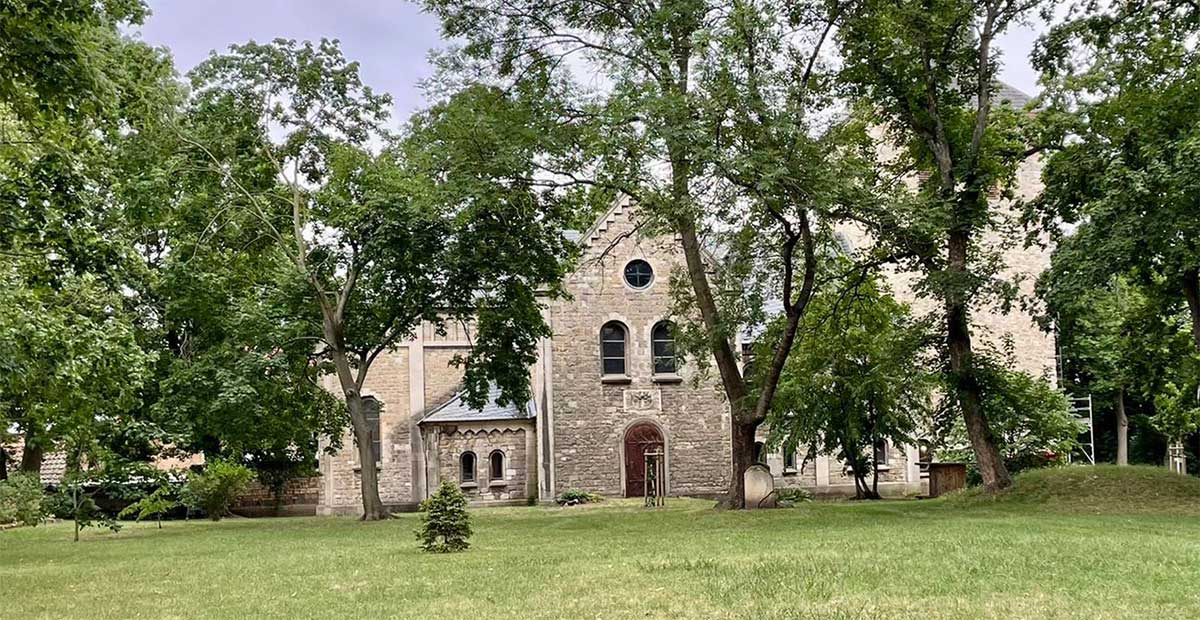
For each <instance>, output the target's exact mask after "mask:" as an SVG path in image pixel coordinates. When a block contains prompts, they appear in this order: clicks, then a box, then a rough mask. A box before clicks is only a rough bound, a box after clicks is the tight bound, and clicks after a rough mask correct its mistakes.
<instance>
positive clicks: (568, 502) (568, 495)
mask: <svg viewBox="0 0 1200 620" xmlns="http://www.w3.org/2000/svg"><path fill="white" fill-rule="evenodd" d="M554 501H555V502H558V505H560V506H574V505H576V504H590V503H596V502H600V501H604V498H603V497H600V496H599V495H597V494H595V493H592V492H591V491H581V490H579V489H567V490H566V491H563V492H562V493H560V494H559V496H558V497H556V498H554Z"/></svg>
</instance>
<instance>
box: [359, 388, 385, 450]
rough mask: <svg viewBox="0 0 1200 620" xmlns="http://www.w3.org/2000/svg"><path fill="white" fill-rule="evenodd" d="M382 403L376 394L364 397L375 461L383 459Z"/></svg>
mask: <svg viewBox="0 0 1200 620" xmlns="http://www.w3.org/2000/svg"><path fill="white" fill-rule="evenodd" d="M381 405H382V404H381V403H380V402H379V399H378V398H375V397H374V396H364V397H363V399H362V408H363V417H364V418H366V419H367V429H369V432H370V433H371V454H372V455H373V456H374V459H373V460H374V461H375V462H376V463H378V462H379V461H380V460H382V458H383V457H382V454H383V442H382V441H380V429H379V410H380V409H381V408H382V406H381Z"/></svg>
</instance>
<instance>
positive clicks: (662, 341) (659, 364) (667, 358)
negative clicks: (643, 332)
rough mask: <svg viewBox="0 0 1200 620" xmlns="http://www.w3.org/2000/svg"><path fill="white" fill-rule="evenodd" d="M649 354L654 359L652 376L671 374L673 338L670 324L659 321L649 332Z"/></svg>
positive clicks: (672, 368) (673, 369)
mask: <svg viewBox="0 0 1200 620" xmlns="http://www.w3.org/2000/svg"><path fill="white" fill-rule="evenodd" d="M650 352H651V355H652V356H653V358H654V374H656V375H659V374H673V373H674V372H675V369H676V364H675V337H674V336H673V335H671V323H670V322H668V321H659V322H658V323H656V324H655V325H654V329H652V330H651V331H650Z"/></svg>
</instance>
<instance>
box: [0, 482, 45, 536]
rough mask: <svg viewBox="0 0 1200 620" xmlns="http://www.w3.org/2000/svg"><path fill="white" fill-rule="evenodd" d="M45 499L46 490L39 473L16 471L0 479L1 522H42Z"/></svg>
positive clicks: (35, 523) (29, 523) (32, 524)
mask: <svg viewBox="0 0 1200 620" xmlns="http://www.w3.org/2000/svg"><path fill="white" fill-rule="evenodd" d="M45 500H46V491H45V489H43V488H42V481H41V480H40V479H39V478H38V476H37V474H26V473H15V474H13V475H11V476H9V477H8V480H0V523H4V524H7V523H23V524H25V525H28V526H34V525H37V524H38V523H41V521H42V518H43V517H45V507H44V504H45Z"/></svg>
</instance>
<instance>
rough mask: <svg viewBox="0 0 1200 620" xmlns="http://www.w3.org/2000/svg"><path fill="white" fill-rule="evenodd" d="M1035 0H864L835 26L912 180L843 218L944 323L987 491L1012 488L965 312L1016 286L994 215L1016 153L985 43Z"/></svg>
mask: <svg viewBox="0 0 1200 620" xmlns="http://www.w3.org/2000/svg"><path fill="white" fill-rule="evenodd" d="M1036 4H1037V2H1036V0H933V1H931V2H923V3H896V2H889V1H884V0H879V1H875V0H868V1H866V2H860V3H858V4H857V6H858V9H859V10H857V11H856V12H855V13H854V14H853V15H852V16H850V17H848V18H847V19H846V20H845V21H844V22H843V24H842V27H841V28H840V29H839V30H838V33H837V39H838V42H839V47H840V50H841V53H842V55H843V57H844V63H845V67H844V69H843V71H842V79H843V80H844V82H845V84H846V86H847V88H848V89H849V91H850V93H851V94H852V95H855V96H858V97H861V98H862V99H863V100H864V104H865V105H866V106H867V107H868V109H869V110H870V111H871V113H872V114H873V115H874V116H875V118H876V119H877V124H878V126H879V127H880V130H881V132H882V135H883V137H884V142H885V143H886V146H888V147H890V148H889V149H888V150H892V151H894V152H895V155H896V157H895V158H894V160H893V163H894V165H895V166H896V168H897V174H912V173H918V174H917V175H916V176H918V177H919V178H921V179H922V180H921V182H920V183H919V184H918V185H917V187H916V188H915V190H913V191H911V192H906V193H904V194H903V195H902V196H901V197H900V198H899V199H898V200H897V201H896V202H894V203H892V204H890V205H887V206H886V208H883V209H877V210H873V211H870V212H864V213H859V214H853V215H852V217H854V218H856V219H858V220H859V221H860V222H861V223H862V224H863V225H864V226H865V227H866V229H867V230H868V231H869V232H871V233H872V234H873V235H874V237H875V239H876V240H877V241H878V242H880V243H881V244H883V245H884V246H886V247H890V248H891V249H892V252H891V253H892V254H893V255H894V256H896V257H899V258H900V259H901V260H900V265H901V266H903V267H904V268H906V269H909V270H912V271H914V272H915V273H917V274H918V275H919V281H918V285H917V288H916V291H917V294H918V295H921V296H923V297H927V298H931V299H933V300H936V301H937V302H938V303H939V305H940V310H941V314H942V319H943V321H944V325H945V342H946V348H947V354H948V357H949V371H948V372H949V378H950V387H951V394H950V396H951V398H953V399H955V400H956V401H957V402H958V403H960V404H961V411H962V415H963V420H964V422H965V426H966V430H967V434H968V436H969V438H970V442H971V446H972V448H973V452H974V455H975V460H976V462H977V464H978V467H979V471H980V473H981V475H982V478H983V483H984V485H985V486H986V487H987V488H988V489H990V490H998V489H1003V488H1005V487H1007V486H1009V485H1010V484H1011V483H1012V479H1011V476H1010V475H1009V472H1008V470H1007V469H1006V468H1005V465H1004V460H1003V458H1002V457H1001V454H1000V451H999V450H998V447H997V442H996V438H995V436H994V434H993V432H992V429H991V428H990V425H989V423H988V412H987V410H986V407H985V402H986V394H984V393H983V390H984V386H983V385H982V383H981V381H980V379H979V377H978V368H977V366H978V365H977V363H976V360H975V344H974V342H973V340H974V338H973V334H972V320H971V315H972V312H974V311H976V310H977V309H979V308H981V307H982V306H985V305H987V304H989V303H997V304H998V305H999V306H1000V307H1001V308H1003V307H1005V305H1006V303H1007V302H1008V301H1011V299H1012V297H1013V295H1014V292H1015V287H1014V286H1013V282H1011V281H1009V280H1006V279H1005V278H1004V277H1003V275H1002V274H1003V270H1002V268H1003V261H1002V259H1001V257H1002V252H1003V250H1004V249H1005V246H1004V243H999V244H997V243H990V242H989V239H992V238H1001V239H1004V238H1005V235H1004V229H1005V220H1006V219H1007V218H1006V217H1005V216H1006V213H1005V210H1004V209H1003V208H1001V207H1000V206H999V203H998V202H997V201H994V200H993V199H992V198H991V196H992V194H993V191H994V190H999V191H1000V192H1001V195H1005V194H1009V195H1010V191H1011V188H1012V185H1013V183H1014V177H1015V173H1016V169H1017V166H1018V165H1019V164H1020V163H1021V161H1022V160H1023V159H1024V157H1025V156H1026V148H1025V146H1024V144H1023V143H1022V142H1021V141H1020V135H1019V132H1018V130H1017V124H1018V122H1017V121H1018V116H1017V114H1016V112H1015V111H1014V110H1012V109H1011V108H1010V107H1008V106H1006V105H1005V104H1004V103H1003V102H1001V101H998V100H997V96H996V92H997V89H998V87H999V86H998V84H997V82H996V72H997V68H998V59H997V54H996V51H995V49H994V48H993V42H994V41H995V40H996V38H997V37H998V36H1000V35H1001V34H1003V33H1004V32H1005V31H1006V30H1007V29H1008V28H1009V27H1010V26H1011V25H1013V24H1014V23H1016V22H1018V21H1020V20H1022V19H1024V18H1026V17H1028V16H1029V15H1030V14H1031V12H1032V10H1033V8H1034V6H1035V5H1036Z"/></svg>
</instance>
